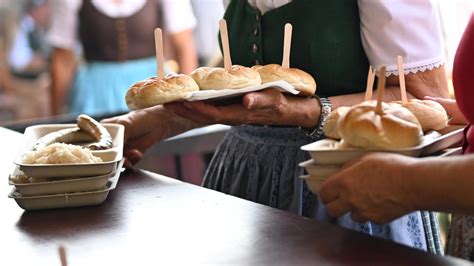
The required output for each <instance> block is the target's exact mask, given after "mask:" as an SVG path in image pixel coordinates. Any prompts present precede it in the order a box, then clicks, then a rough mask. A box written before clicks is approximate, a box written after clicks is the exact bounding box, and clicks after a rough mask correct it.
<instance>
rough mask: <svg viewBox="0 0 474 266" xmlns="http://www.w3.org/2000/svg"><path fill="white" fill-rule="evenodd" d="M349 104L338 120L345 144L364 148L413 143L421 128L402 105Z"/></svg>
mask: <svg viewBox="0 0 474 266" xmlns="http://www.w3.org/2000/svg"><path fill="white" fill-rule="evenodd" d="M375 108H376V107H375V106H368V105H359V106H354V107H352V108H351V109H350V110H349V111H348V112H347V114H346V115H345V116H344V117H342V118H341V119H340V120H339V133H340V134H341V137H342V139H343V140H344V142H346V143H347V144H349V145H351V146H354V147H359V148H365V149H399V148H408V147H413V146H417V145H419V144H420V143H421V140H422V136H423V132H422V131H421V126H420V124H419V122H418V120H417V119H416V117H415V116H414V115H413V114H412V113H411V112H410V111H409V110H408V109H406V108H404V107H387V108H384V109H383V111H382V114H377V113H376V112H375Z"/></svg>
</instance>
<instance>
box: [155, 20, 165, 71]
mask: <svg viewBox="0 0 474 266" xmlns="http://www.w3.org/2000/svg"><path fill="white" fill-rule="evenodd" d="M155 51H156V67H157V71H158V73H157V77H158V78H159V79H162V78H163V77H164V76H165V73H164V70H163V62H164V60H165V59H164V56H163V33H162V32H161V29H160V28H156V29H155Z"/></svg>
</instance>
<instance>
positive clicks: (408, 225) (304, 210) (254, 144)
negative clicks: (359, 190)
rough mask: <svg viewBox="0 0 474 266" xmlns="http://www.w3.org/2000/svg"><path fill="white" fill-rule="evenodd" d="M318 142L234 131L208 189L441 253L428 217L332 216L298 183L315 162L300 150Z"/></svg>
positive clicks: (279, 132)
mask: <svg viewBox="0 0 474 266" xmlns="http://www.w3.org/2000/svg"><path fill="white" fill-rule="evenodd" d="M313 141H314V139H311V138H309V137H308V136H306V134H305V133H304V132H302V131H301V130H299V129H297V128H294V127H293V128H289V127H288V128H286V127H260V126H249V125H244V126H238V127H232V129H231V130H230V132H229V133H228V134H227V135H226V137H225V138H224V140H223V142H222V143H221V144H220V146H219V147H218V149H217V150H216V153H215V154H214V158H213V159H212V161H211V163H210V166H209V168H208V169H207V171H206V173H205V176H204V181H203V185H204V186H205V187H207V188H210V189H214V190H217V191H220V192H223V193H227V194H231V195H234V196H237V197H240V198H243V199H247V200H251V201H254V202H257V203H261V204H265V205H268V206H271V207H275V208H278V209H281V210H287V211H290V212H293V213H296V214H300V215H303V216H306V217H310V218H314V219H318V220H320V221H327V222H331V223H335V224H338V225H340V226H342V227H345V228H349V229H353V230H356V231H360V232H364V233H367V234H369V235H372V236H377V237H382V238H384V239H389V240H392V241H395V242H398V243H401V244H404V245H407V246H410V247H414V248H418V249H421V250H429V251H430V252H432V253H435V254H439V253H440V252H441V246H440V244H439V243H440V241H439V234H437V230H434V231H436V232H433V228H436V225H437V224H435V225H432V224H430V221H431V222H432V223H434V221H433V220H430V219H429V218H430V217H429V215H428V213H427V212H413V213H410V214H408V215H405V216H403V217H401V218H399V219H396V220H394V221H392V222H391V223H389V224H384V225H380V224H375V223H370V222H367V223H357V222H355V221H353V220H352V219H351V216H350V214H346V215H344V216H342V217H340V218H339V219H334V218H331V217H329V216H328V215H327V213H326V210H325V207H324V205H323V204H322V203H321V202H320V201H319V200H318V198H317V197H316V196H315V195H314V194H312V193H311V192H310V191H309V189H308V188H307V186H306V183H304V182H303V181H302V180H301V178H299V176H300V175H303V174H305V173H304V169H303V168H301V167H299V166H298V164H299V163H300V162H303V161H305V160H308V159H310V156H309V154H308V153H307V152H304V151H302V150H301V149H300V147H301V146H302V145H305V144H308V143H310V142H313ZM427 215H428V216H427ZM424 221H426V222H424ZM436 245H438V247H436Z"/></svg>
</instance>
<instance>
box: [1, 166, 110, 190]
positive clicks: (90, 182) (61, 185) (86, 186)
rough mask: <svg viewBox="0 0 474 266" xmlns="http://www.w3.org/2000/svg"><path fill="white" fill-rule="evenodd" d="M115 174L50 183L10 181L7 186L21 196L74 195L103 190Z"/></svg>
mask: <svg viewBox="0 0 474 266" xmlns="http://www.w3.org/2000/svg"><path fill="white" fill-rule="evenodd" d="M18 171H19V169H18V167H17V168H16V169H15V171H14V172H13V174H12V175H13V176H14V175H16V174H17V173H18ZM114 174H115V173H109V174H105V175H100V176H91V177H79V178H67V179H60V180H52V181H43V182H34V183H15V182H13V180H12V179H10V180H9V184H10V185H12V186H15V188H16V191H17V192H19V193H20V194H21V195H22V196H24V197H25V196H40V195H50V194H61V193H74V192H81V191H95V190H100V189H103V188H105V185H106V184H107V181H108V180H109V178H110V177H111V176H113V175H114Z"/></svg>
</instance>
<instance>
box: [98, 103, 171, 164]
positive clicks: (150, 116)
mask: <svg viewBox="0 0 474 266" xmlns="http://www.w3.org/2000/svg"><path fill="white" fill-rule="evenodd" d="M163 111H164V110H163V107H162V106H156V107H151V108H147V109H142V110H137V111H132V112H130V113H128V114H125V115H121V116H116V117H112V118H107V119H104V120H102V121H101V122H103V123H116V124H121V125H123V126H124V127H125V139H124V142H125V146H124V156H125V158H126V162H125V166H126V167H127V168H130V167H131V166H132V165H133V164H135V163H137V162H138V161H140V160H141V159H142V158H143V154H144V153H145V151H146V150H147V149H148V148H149V147H150V146H152V145H153V144H155V143H156V142H159V141H161V140H162V139H164V138H166V137H168V135H169V127H168V124H167V123H160V122H164V121H160V117H161V116H162V115H160V113H162V112H163Z"/></svg>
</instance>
